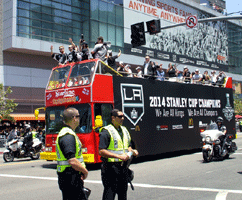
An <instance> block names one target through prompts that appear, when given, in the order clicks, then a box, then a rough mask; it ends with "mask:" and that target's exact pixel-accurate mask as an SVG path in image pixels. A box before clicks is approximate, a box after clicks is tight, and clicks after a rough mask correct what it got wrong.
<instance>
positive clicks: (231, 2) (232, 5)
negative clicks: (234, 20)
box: [226, 0, 242, 15]
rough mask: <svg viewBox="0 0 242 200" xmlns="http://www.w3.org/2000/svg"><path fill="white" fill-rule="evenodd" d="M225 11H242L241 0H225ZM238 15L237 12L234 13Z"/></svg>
mask: <svg viewBox="0 0 242 200" xmlns="http://www.w3.org/2000/svg"><path fill="white" fill-rule="evenodd" d="M226 9H227V13H228V14H229V13H232V12H238V11H242V0H226ZM236 15H239V13H236Z"/></svg>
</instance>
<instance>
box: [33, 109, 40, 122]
mask: <svg viewBox="0 0 242 200" xmlns="http://www.w3.org/2000/svg"><path fill="white" fill-rule="evenodd" d="M34 116H35V119H36V120H38V117H39V110H38V109H36V110H35V111H34Z"/></svg>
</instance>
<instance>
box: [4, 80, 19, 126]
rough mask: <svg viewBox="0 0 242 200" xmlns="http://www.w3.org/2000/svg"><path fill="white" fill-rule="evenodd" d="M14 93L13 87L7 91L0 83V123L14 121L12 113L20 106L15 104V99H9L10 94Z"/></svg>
mask: <svg viewBox="0 0 242 200" xmlns="http://www.w3.org/2000/svg"><path fill="white" fill-rule="evenodd" d="M12 92H13V91H12V90H11V87H8V88H7V89H6V90H5V89H4V87H3V84H2V83H0V122H1V121H2V120H3V119H7V120H10V121H14V118H13V117H11V116H10V113H12V112H13V111H14V110H15V108H16V107H17V106H18V104H17V103H14V99H8V94H11V93H12Z"/></svg>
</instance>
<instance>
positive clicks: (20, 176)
mask: <svg viewBox="0 0 242 200" xmlns="http://www.w3.org/2000/svg"><path fill="white" fill-rule="evenodd" d="M0 177H8V178H28V179H38V180H50V181H57V180H58V179H57V177H40V176H23V175H13V174H0ZM85 183H94V184H102V181H95V180H85ZM133 185H134V186H136V187H141V188H157V189H170V190H186V191H202V192H216V193H219V195H217V196H225V193H226V195H227V194H228V193H234V194H242V190H224V189H215V188H199V187H179V186H166V185H151V184H143V183H133ZM216 200H222V198H220V199H216Z"/></svg>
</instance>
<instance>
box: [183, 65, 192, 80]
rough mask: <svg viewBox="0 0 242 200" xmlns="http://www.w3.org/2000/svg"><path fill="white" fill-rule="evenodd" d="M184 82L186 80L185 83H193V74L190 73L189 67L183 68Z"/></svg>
mask: <svg viewBox="0 0 242 200" xmlns="http://www.w3.org/2000/svg"><path fill="white" fill-rule="evenodd" d="M183 80H184V82H185V83H190V82H191V72H190V71H189V69H188V68H187V66H185V67H184V68H183Z"/></svg>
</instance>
